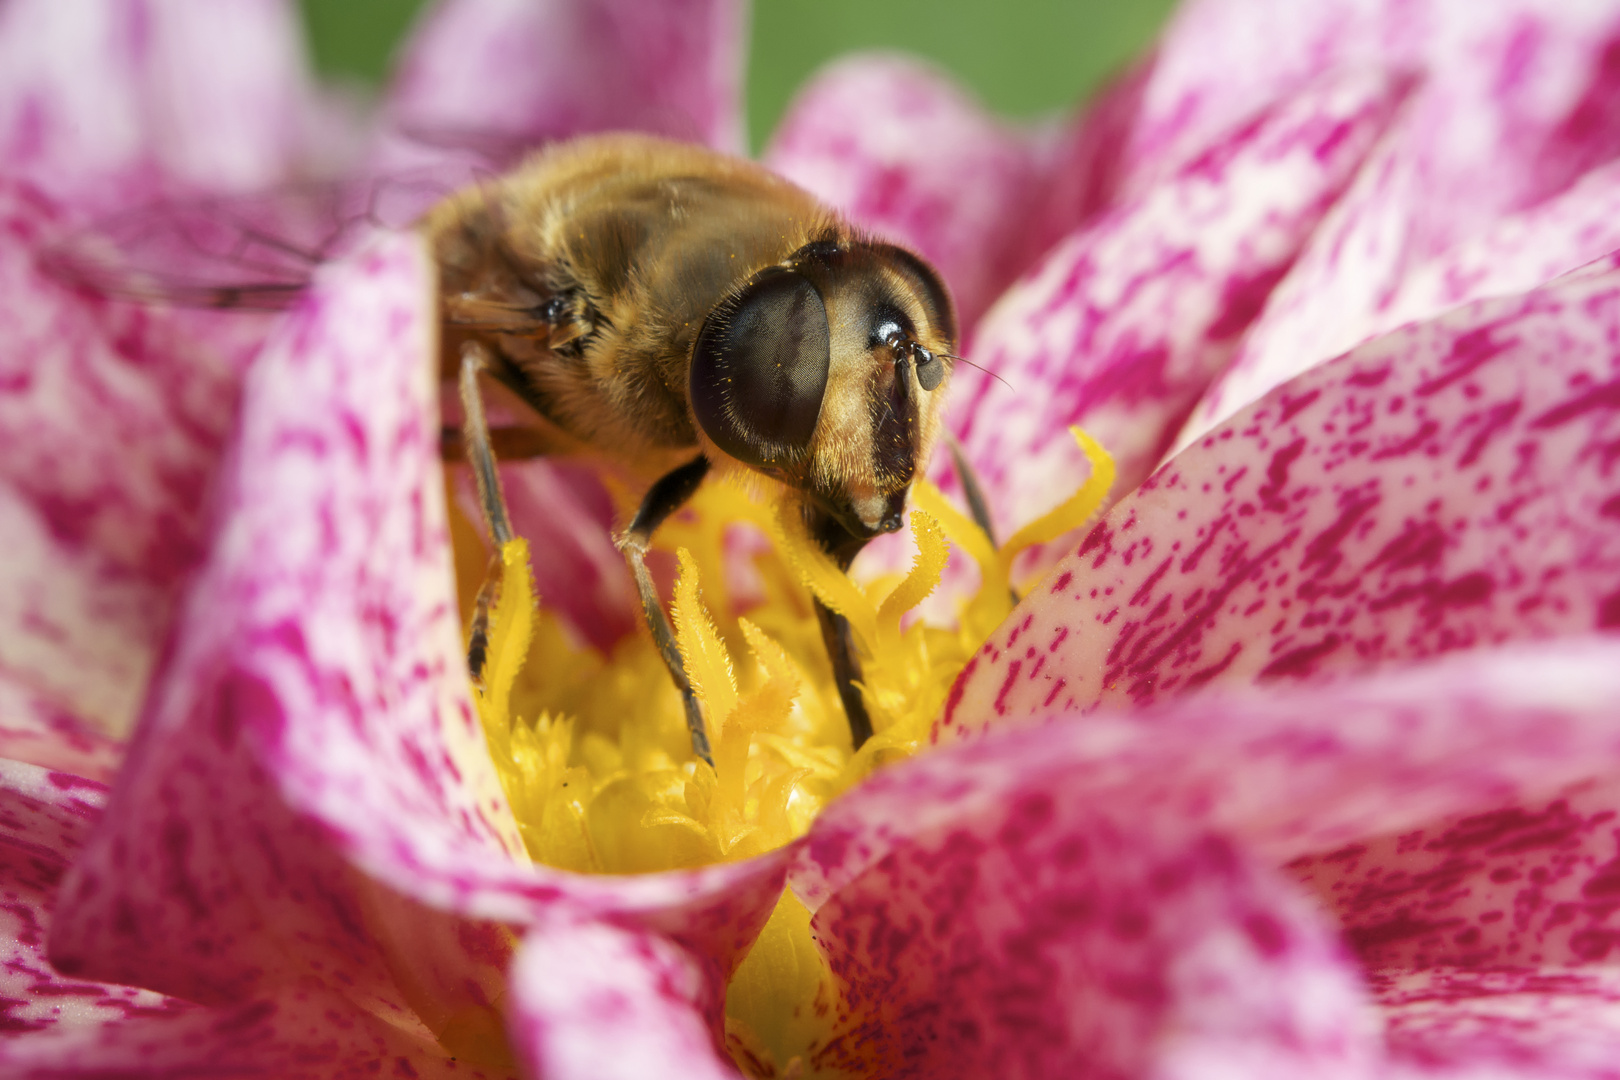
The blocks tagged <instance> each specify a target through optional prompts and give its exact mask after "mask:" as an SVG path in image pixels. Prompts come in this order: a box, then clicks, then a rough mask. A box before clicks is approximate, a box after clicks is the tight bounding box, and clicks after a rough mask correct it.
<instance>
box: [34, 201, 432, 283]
mask: <svg viewBox="0 0 1620 1080" xmlns="http://www.w3.org/2000/svg"><path fill="white" fill-rule="evenodd" d="M453 187H454V185H453V184H451V183H448V182H447V181H446V180H445V179H444V178H443V176H442V175H435V174H429V173H423V174H421V175H391V176H387V177H380V178H373V179H368V180H363V181H352V182H341V183H340V182H333V183H309V184H293V185H287V186H284V187H279V188H275V189H273V190H270V191H266V192H260V193H255V194H244V195H231V196H219V197H210V198H184V199H180V198H177V199H171V200H163V201H158V202H153V203H149V204H146V205H143V206H139V207H136V208H133V209H130V210H126V211H122V212H120V213H116V214H112V215H109V216H107V217H105V218H102V219H100V220H98V221H96V222H94V223H93V224H91V225H90V226H89V227H88V228H85V229H82V230H80V231H78V232H75V233H73V234H71V235H69V236H68V237H66V238H65V239H64V240H62V241H61V242H60V243H58V244H56V245H54V246H53V247H51V248H49V249H48V250H47V251H45V252H44V253H43V254H42V256H41V262H42V264H43V266H44V268H45V270H46V271H47V272H48V273H50V274H52V275H53V276H55V277H56V278H58V279H59V280H62V281H65V282H67V283H68V284H70V285H74V286H77V287H80V288H86V289H89V290H91V291H92V292H96V293H100V294H102V295H104V296H109V297H115V298H119V299H129V300H137V301H141V302H146V303H169V304H176V305H180V306H184V307H205V308H243V309H249V310H271V311H273V310H280V309H282V308H286V307H288V306H290V305H291V304H292V302H293V301H294V300H295V299H296V298H297V297H298V295H299V294H300V293H301V292H302V291H303V289H304V287H305V286H306V285H307V284H308V283H309V280H310V277H311V275H312V274H313V273H314V271H315V268H316V267H317V266H319V265H320V264H321V263H323V262H325V261H327V260H328V259H330V258H333V257H334V256H336V255H338V254H340V253H342V252H343V251H344V250H345V248H346V247H347V246H348V245H350V244H351V243H353V242H354V240H355V239H356V238H357V237H358V236H359V235H360V234H361V233H363V232H364V231H366V230H367V229H370V228H375V227H385V228H403V227H406V226H408V225H410V224H411V223H412V222H414V221H415V220H416V219H417V218H418V217H420V216H421V214H422V213H423V211H424V210H426V209H427V207H429V206H431V205H432V204H433V203H434V202H436V201H438V200H439V199H441V198H443V197H444V196H445V195H446V194H448V193H449V191H450V190H452V189H453Z"/></svg>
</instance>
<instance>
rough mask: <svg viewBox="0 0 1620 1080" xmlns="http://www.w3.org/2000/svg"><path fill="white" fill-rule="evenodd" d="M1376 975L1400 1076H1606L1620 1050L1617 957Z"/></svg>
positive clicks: (1571, 1079)
mask: <svg viewBox="0 0 1620 1080" xmlns="http://www.w3.org/2000/svg"><path fill="white" fill-rule="evenodd" d="M1372 984H1373V991H1374V993H1375V994H1376V995H1377V999H1378V1004H1379V1006H1380V1008H1381V1011H1382V1012H1383V1013H1384V1022H1385V1025H1386V1027H1385V1030H1386V1032H1387V1038H1388V1042H1389V1047H1390V1051H1391V1054H1392V1056H1394V1057H1395V1058H1396V1060H1397V1061H1400V1062H1401V1063H1403V1064H1406V1065H1407V1066H1408V1067H1409V1069H1410V1071H1402V1072H1400V1073H1398V1074H1396V1075H1399V1076H1401V1077H1413V1078H1415V1077H1419V1076H1424V1077H1434V1076H1439V1077H1454V1076H1455V1077H1470V1078H1472V1077H1520V1076H1522V1077H1526V1078H1529V1077H1536V1078H1547V1077H1558V1078H1560V1080H1563V1078H1568V1080H1608V1077H1611V1076H1613V1075H1614V1063H1615V1062H1616V1061H1617V1060H1620V1023H1616V1015H1617V1014H1620V979H1617V978H1616V976H1615V971H1614V968H1612V967H1601V966H1594V967H1585V968H1579V969H1573V968H1560V967H1557V966H1554V965H1545V966H1537V967H1511V966H1496V965H1493V966H1491V967H1488V968H1484V969H1457V968H1447V967H1434V968H1430V969H1427V970H1423V971H1391V972H1377V973H1374V975H1373V977H1372ZM1509 1063H1511V1064H1509Z"/></svg>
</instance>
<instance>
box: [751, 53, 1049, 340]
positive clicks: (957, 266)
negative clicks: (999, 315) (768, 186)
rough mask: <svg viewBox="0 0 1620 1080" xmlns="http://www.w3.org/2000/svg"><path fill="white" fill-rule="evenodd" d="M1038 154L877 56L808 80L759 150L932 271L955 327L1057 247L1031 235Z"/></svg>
mask: <svg viewBox="0 0 1620 1080" xmlns="http://www.w3.org/2000/svg"><path fill="white" fill-rule="evenodd" d="M1040 157H1041V154H1040V148H1039V147H1038V146H1037V144H1036V139H1035V137H1034V136H1033V135H1032V134H1030V133H1026V132H1020V131H1016V130H1014V129H1012V128H1010V127H1008V126H1006V125H1004V124H1002V123H1000V122H999V121H997V120H996V118H995V117H993V116H991V115H990V114H989V113H987V112H986V111H985V110H984V108H983V107H982V106H981V105H980V104H979V103H978V102H977V101H974V100H973V99H972V98H971V97H970V96H969V95H968V94H967V92H966V91H965V90H963V89H962V88H960V87H958V86H957V85H956V84H955V83H953V82H952V81H951V80H950V79H949V78H948V77H947V76H945V75H944V74H942V73H941V72H938V71H936V70H935V69H933V68H930V67H928V66H926V65H924V64H922V63H920V62H918V61H916V60H912V59H910V58H907V57H903V56H895V55H887V54H875V55H865V56H854V57H849V58H846V59H843V60H840V61H838V62H837V63H835V64H833V65H832V66H830V67H828V68H826V69H825V70H824V71H822V72H821V73H820V74H818V75H817V76H816V77H815V78H814V79H812V80H811V81H810V83H809V84H808V85H807V86H806V87H805V88H804V89H802V90H801V91H799V94H798V96H797V97H796V98H795V99H794V101H793V104H792V105H791V106H790V107H789V109H788V112H787V115H786V117H784V118H783V120H782V123H781V125H780V126H779V127H778V128H777V130H776V133H775V134H774V135H773V136H772V138H771V143H770V145H769V146H768V147H767V148H766V150H765V154H764V160H765V164H766V165H768V166H770V167H771V168H772V169H774V170H776V171H777V172H779V173H781V174H782V175H783V176H786V177H787V178H788V179H789V180H792V181H793V182H794V183H796V184H798V185H800V186H801V187H803V188H805V189H806V190H807V191H809V192H810V193H811V194H813V195H815V196H817V197H818V198H820V199H821V200H823V201H824V202H826V203H827V204H828V205H829V206H832V207H834V208H835V209H837V210H840V211H842V212H843V213H844V214H846V215H848V216H849V218H850V219H851V220H853V221H854V222H855V223H856V224H857V225H860V226H862V227H863V228H867V229H870V230H872V231H873V232H875V233H877V234H878V235H880V236H883V237H886V238H887V239H889V240H892V241H894V242H895V243H898V244H901V245H904V246H906V247H909V248H911V249H912V250H914V251H916V252H917V253H918V254H920V255H922V256H923V257H924V258H926V259H927V260H928V261H929V262H931V263H933V265H934V266H935V267H936V268H937V269H938V270H939V271H940V273H941V274H943V275H944V276H945V280H946V282H947V283H948V284H949V285H950V287H951V291H952V292H953V293H954V294H955V297H956V302H957V305H958V308H959V309H960V311H959V314H960V316H961V320H962V325H963V327H964V328H966V327H970V326H972V325H973V323H974V322H975V321H976V320H977V319H978V317H979V315H980V314H982V313H983V311H984V309H985V308H986V307H988V306H989V304H990V302H991V301H992V300H993V299H994V298H995V297H996V295H997V294H998V293H1000V292H1001V291H1002V289H1003V288H1005V287H1006V286H1007V284H1008V283H1009V282H1011V281H1012V279H1013V277H1014V276H1015V275H1017V273H1018V272H1019V271H1020V270H1022V269H1023V267H1024V265H1026V264H1027V263H1028V261H1029V260H1031V259H1032V258H1034V257H1035V256H1036V255H1038V254H1040V251H1041V249H1042V248H1044V246H1045V244H1046V243H1050V242H1051V241H1052V240H1055V239H1057V237H1055V236H1046V237H1036V236H1031V235H1030V232H1031V226H1032V225H1034V224H1037V223H1038V222H1037V221H1036V220H1034V219H1038V216H1039V215H1038V214H1036V215H1032V207H1033V206H1034V205H1035V204H1037V203H1038V202H1039V201H1040V199H1041V198H1042V196H1043V195H1044V188H1043V181H1044V179H1045V176H1044V172H1045V170H1044V168H1043V163H1042V161H1041V160H1040ZM1043 241H1044V242H1043Z"/></svg>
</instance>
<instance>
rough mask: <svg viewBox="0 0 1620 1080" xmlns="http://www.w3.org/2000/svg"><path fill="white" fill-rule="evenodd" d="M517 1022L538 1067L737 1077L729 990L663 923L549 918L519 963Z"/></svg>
mask: <svg viewBox="0 0 1620 1080" xmlns="http://www.w3.org/2000/svg"><path fill="white" fill-rule="evenodd" d="M509 1000H510V1002H511V1004H510V1006H509V1010H508V1012H509V1019H508V1028H509V1030H510V1031H511V1036H512V1039H513V1042H514V1043H515V1044H516V1049H517V1051H518V1054H519V1057H520V1058H521V1060H522V1061H523V1063H524V1065H525V1066H526V1067H527V1069H528V1073H529V1075H531V1076H536V1077H545V1078H546V1080H621V1078H622V1080H638V1078H640V1077H646V1076H681V1077H692V1078H693V1080H734V1078H735V1077H737V1076H738V1073H737V1070H736V1068H735V1067H734V1066H733V1065H732V1064H731V1062H730V1060H729V1059H727V1058H726V1057H725V1056H724V1055H723V1054H722V1053H721V1052H720V1050H719V1048H718V1047H717V1045H716V1042H715V1037H714V1034H713V1033H714V1031H715V1030H716V1028H717V1026H718V1021H719V1013H720V997H719V995H718V994H717V993H716V992H715V987H714V985H713V984H712V983H709V982H707V981H706V980H705V978H704V974H703V969H702V965H699V964H697V963H695V962H694V961H693V959H692V957H691V956H690V955H689V954H687V953H686V952H685V951H684V950H682V949H681V948H680V947H679V946H677V945H675V944H673V943H671V942H670V941H669V940H667V939H665V938H662V937H660V936H659V935H658V934H656V933H648V932H646V931H638V930H629V929H624V928H621V927H616V926H611V925H609V924H607V923H602V922H590V921H575V920H570V919H551V920H546V921H544V922H542V923H540V924H539V925H537V926H535V927H533V928H532V929H531V930H530V931H529V933H528V935H527V937H525V939H524V942H523V950H522V951H521V952H520V953H518V957H517V961H516V963H515V964H514V965H513V967H512V976H511V997H510V999H509Z"/></svg>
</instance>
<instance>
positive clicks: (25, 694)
mask: <svg viewBox="0 0 1620 1080" xmlns="http://www.w3.org/2000/svg"><path fill="white" fill-rule="evenodd" d="M0 758H8V759H10V760H12V761H22V762H27V763H28V764H30V765H39V766H42V767H43V768H46V769H52V770H55V771H59V772H64V773H70V774H72V775H75V776H82V777H85V778H86V779H89V780H94V781H96V782H98V783H103V784H110V783H112V779H113V776H114V774H116V773H117V772H118V766H119V764H120V763H121V762H122V761H123V760H124V743H123V740H121V739H115V738H112V737H111V736H109V735H107V734H105V733H104V732H102V731H100V730H98V729H97V728H95V727H94V726H92V725H90V724H88V723H86V722H85V721H83V720H81V719H80V718H78V717H76V716H74V715H73V714H72V713H69V712H66V711H64V710H63V709H62V708H61V707H60V706H58V705H55V704H53V703H52V702H51V701H50V700H49V699H48V698H46V697H44V696H43V695H42V694H41V693H39V692H38V691H37V690H34V689H32V688H30V687H28V686H26V685H21V684H20V683H19V682H17V681H15V680H14V678H12V677H6V678H0Z"/></svg>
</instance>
